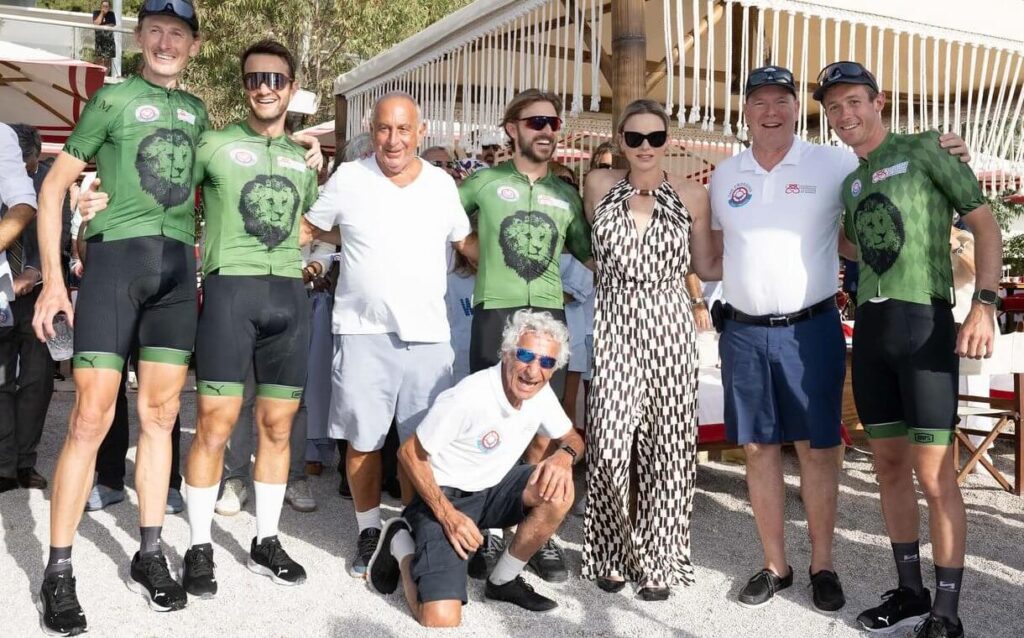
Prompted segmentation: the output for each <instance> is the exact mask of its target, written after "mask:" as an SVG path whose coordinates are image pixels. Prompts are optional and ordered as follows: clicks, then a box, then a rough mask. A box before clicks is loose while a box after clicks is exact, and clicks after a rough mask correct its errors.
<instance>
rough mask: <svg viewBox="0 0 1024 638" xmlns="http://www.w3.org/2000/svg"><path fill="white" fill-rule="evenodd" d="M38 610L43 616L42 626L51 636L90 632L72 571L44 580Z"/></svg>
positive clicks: (58, 573) (50, 576) (37, 604)
mask: <svg viewBox="0 0 1024 638" xmlns="http://www.w3.org/2000/svg"><path fill="white" fill-rule="evenodd" d="M36 608H37V609H39V614H40V616H41V621H40V626H41V627H42V629H43V631H44V632H45V633H47V634H49V635H51V636H77V635H78V634H83V633H85V632H86V631H88V625H87V624H86V622H85V612H84V611H82V606H81V605H79V604H78V595H77V594H76V593H75V577H74V576H72V575H71V570H70V569H68V570H65V571H62V572H57V573H56V574H50V575H49V576H47V577H46V578H44V579H43V585H42V587H40V588H39V601H38V602H37V603H36Z"/></svg>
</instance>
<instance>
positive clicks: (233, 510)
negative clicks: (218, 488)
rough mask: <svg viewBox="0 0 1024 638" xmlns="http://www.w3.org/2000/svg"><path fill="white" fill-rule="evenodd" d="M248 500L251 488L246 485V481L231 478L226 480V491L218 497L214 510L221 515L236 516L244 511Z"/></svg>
mask: <svg viewBox="0 0 1024 638" xmlns="http://www.w3.org/2000/svg"><path fill="white" fill-rule="evenodd" d="M247 500H249V489H248V488H247V487H246V486H245V481H244V480H242V479H240V478H229V479H228V480H226V481H224V491H223V492H222V493H221V495H220V498H219V499H217V505H216V507H215V508H214V511H216V512H217V513H218V514H220V515H221V516H234V515H235V514H237V513H239V512H241V511H242V507H243V506H244V505H245V502H246V501H247Z"/></svg>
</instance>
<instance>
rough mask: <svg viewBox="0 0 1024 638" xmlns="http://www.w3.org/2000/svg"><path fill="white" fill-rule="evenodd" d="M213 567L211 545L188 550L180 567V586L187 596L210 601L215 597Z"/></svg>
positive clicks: (215, 579) (215, 582)
mask: <svg viewBox="0 0 1024 638" xmlns="http://www.w3.org/2000/svg"><path fill="white" fill-rule="evenodd" d="M214 567H216V565H215V564H214V562H213V545H211V544H210V543H203V544H202V545H193V546H192V547H189V548H188V551H187V552H185V558H184V560H183V561H182V565H181V586H182V587H184V588H185V591H187V592H188V595H189V596H195V597H197V598H204V599H210V598H213V597H214V596H216V595H217V576H216V574H214V573H213V568H214Z"/></svg>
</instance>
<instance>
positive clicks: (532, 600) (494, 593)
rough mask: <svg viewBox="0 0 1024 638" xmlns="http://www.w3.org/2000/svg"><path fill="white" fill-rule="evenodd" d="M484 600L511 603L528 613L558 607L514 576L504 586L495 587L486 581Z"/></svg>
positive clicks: (520, 578) (521, 579)
mask: <svg viewBox="0 0 1024 638" xmlns="http://www.w3.org/2000/svg"><path fill="white" fill-rule="evenodd" d="M484 598H490V599H491V600H501V601H504V602H506V603H512V604H513V605H518V606H519V607H522V608H523V609H526V610H529V611H541V612H543V611H551V610H552V609H554V608H555V607H558V603H556V602H555V601H553V600H551V599H550V598H548V597H546V596H541V595H540V594H538V593H537V592H535V591H533V587H531V586H530V585H529V583H527V582H526V581H525V580H523V577H522V576H516V577H515V578H513V579H512V580H510V581H508V582H507V583H505V584H504V585H495V584H494V583H492V582H491V580H490V579H487V586H486V587H485V588H484Z"/></svg>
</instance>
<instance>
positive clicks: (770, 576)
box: [738, 567, 793, 607]
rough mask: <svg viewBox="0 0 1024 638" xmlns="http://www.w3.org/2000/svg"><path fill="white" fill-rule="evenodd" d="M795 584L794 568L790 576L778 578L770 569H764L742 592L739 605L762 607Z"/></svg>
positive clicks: (790, 571) (752, 578)
mask: <svg viewBox="0 0 1024 638" xmlns="http://www.w3.org/2000/svg"><path fill="white" fill-rule="evenodd" d="M792 584H793V568H792V567H790V568H789V574H788V575H786V576H783V577H781V578H780V577H778V576H776V575H775V572H773V571H772V570H770V569H762V570H761V571H759V572H757V573H756V574H754V575H753V576H752V577H751V578H750V580H748V581H747V584H746V585H744V586H743V589H742V590H741V591H740V595H739V598H738V600H739V603H740V604H741V605H743V606H744V607H760V606H761V605H765V604H767V603H768V601H770V600H771V599H772V597H773V596H775V594H777V593H778V592H780V591H782V590H783V589H785V588H787V587H789V586H791V585H792Z"/></svg>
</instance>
